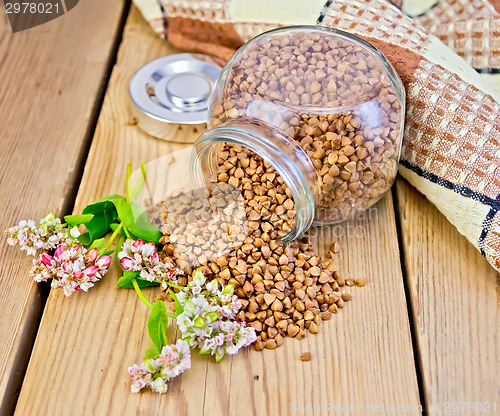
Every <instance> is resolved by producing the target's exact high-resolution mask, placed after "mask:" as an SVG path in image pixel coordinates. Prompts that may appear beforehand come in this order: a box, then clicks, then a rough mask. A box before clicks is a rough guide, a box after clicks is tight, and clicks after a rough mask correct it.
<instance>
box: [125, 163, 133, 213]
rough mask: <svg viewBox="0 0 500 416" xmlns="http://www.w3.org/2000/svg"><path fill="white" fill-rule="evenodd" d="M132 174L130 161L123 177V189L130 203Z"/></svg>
mask: <svg viewBox="0 0 500 416" xmlns="http://www.w3.org/2000/svg"><path fill="white" fill-rule="evenodd" d="M131 175H132V163H129V164H128V165H127V176H126V177H125V189H126V197H127V202H128V203H130V200H131V199H130V196H131V195H130V176H131Z"/></svg>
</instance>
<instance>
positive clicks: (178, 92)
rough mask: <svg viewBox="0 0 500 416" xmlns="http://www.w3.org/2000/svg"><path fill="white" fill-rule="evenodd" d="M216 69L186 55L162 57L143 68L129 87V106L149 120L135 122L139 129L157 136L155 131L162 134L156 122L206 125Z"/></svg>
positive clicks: (195, 56)
mask: <svg viewBox="0 0 500 416" xmlns="http://www.w3.org/2000/svg"><path fill="white" fill-rule="evenodd" d="M220 70H221V68H220V67H219V66H218V65H216V64H215V63H214V62H213V61H212V60H211V59H210V58H209V57H207V56H205V55H200V54H190V53H180V54H175V55H169V56H165V57H163V58H159V59H156V60H154V61H152V62H150V63H148V64H146V65H144V66H143V67H142V68H141V69H139V71H137V72H136V74H135V75H134V76H133V77H132V79H131V80H130V86H129V92H130V97H131V98H132V102H133V104H134V105H135V106H136V107H137V109H139V110H140V111H142V112H143V113H145V114H146V115H147V116H148V117H147V118H149V119H150V120H148V122H147V123H141V122H139V127H141V128H143V129H144V127H145V126H147V127H146V129H144V130H146V132H147V133H150V134H153V135H154V136H156V137H158V134H157V133H156V132H157V131H162V128H161V127H162V126H158V125H157V124H158V122H159V123H161V124H163V123H177V124H202V123H206V122H207V121H208V108H209V106H210V100H211V97H212V92H213V89H214V88H213V87H214V84H215V81H216V79H217V77H218V76H219V73H220ZM141 118H142V117H141ZM151 121H155V122H156V123H151ZM155 125H156V127H155ZM151 130H152V131H153V132H152V131H151ZM160 138H163V137H160Z"/></svg>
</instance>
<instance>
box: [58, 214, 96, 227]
mask: <svg viewBox="0 0 500 416" xmlns="http://www.w3.org/2000/svg"><path fill="white" fill-rule="evenodd" d="M92 218H94V214H81V215H66V216H65V217H64V221H65V222H66V224H68V225H70V226H71V225H80V224H85V223H87V222H89V221H90V220H91V219H92Z"/></svg>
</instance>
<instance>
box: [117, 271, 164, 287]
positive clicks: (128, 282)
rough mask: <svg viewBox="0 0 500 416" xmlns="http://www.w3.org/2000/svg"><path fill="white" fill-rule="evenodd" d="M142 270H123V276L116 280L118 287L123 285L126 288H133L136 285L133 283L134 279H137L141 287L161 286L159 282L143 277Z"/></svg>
mask: <svg viewBox="0 0 500 416" xmlns="http://www.w3.org/2000/svg"><path fill="white" fill-rule="evenodd" d="M140 274H141V272H134V271H131V270H126V271H124V272H123V276H122V277H120V278H119V279H118V282H116V285H115V286H116V287H121V288H124V289H133V288H134V285H133V284H132V279H135V280H136V281H137V284H138V285H139V287H151V286H159V285H160V283H159V282H150V281H148V280H146V279H141V278H140V277H139V275H140Z"/></svg>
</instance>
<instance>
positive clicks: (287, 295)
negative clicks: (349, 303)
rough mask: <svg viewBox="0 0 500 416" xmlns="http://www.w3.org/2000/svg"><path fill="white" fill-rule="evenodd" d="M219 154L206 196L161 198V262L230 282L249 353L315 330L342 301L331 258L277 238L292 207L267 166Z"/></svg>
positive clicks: (239, 153) (228, 149) (229, 152)
mask: <svg viewBox="0 0 500 416" xmlns="http://www.w3.org/2000/svg"><path fill="white" fill-rule="evenodd" d="M219 157H220V158H219V162H218V165H219V170H218V172H217V174H216V175H215V176H214V177H212V178H211V181H212V184H211V186H210V190H208V191H206V192H204V193H203V195H204V196H205V197H206V198H200V194H199V193H196V192H192V193H181V192H178V193H176V194H173V195H172V196H171V197H170V198H169V199H168V200H166V201H164V202H163V203H162V211H161V214H160V218H159V221H160V223H161V224H162V225H161V227H162V228H161V229H162V232H163V237H162V239H161V243H162V244H163V245H164V247H163V253H162V256H161V257H162V259H170V260H172V258H173V259H174V261H175V262H176V264H177V266H178V267H180V268H182V269H184V270H185V272H186V276H189V275H190V274H191V273H192V272H193V270H194V269H195V268H196V267H201V268H202V271H203V273H204V274H205V275H206V276H207V279H212V278H214V277H215V278H217V279H218V280H219V282H220V283H221V284H224V285H225V284H233V285H234V286H235V293H236V295H237V296H238V297H239V298H240V299H241V301H242V304H243V307H242V309H241V311H240V312H239V314H238V316H237V319H238V320H240V321H246V322H247V324H248V325H250V326H252V327H253V328H254V329H255V330H256V333H257V334H258V339H257V341H256V342H255V343H254V348H255V349H256V350H262V349H263V348H268V349H274V348H276V347H279V346H280V345H282V344H283V341H284V338H285V337H293V338H297V339H302V338H304V337H305V336H306V333H307V332H310V333H312V334H315V333H317V332H318V330H319V325H320V322H321V321H324V320H329V319H331V316H332V313H337V311H338V308H342V307H343V304H344V300H343V299H342V295H341V293H340V285H339V283H338V282H337V280H341V281H342V282H343V280H342V279H341V278H340V277H339V276H338V274H337V267H336V265H335V263H334V262H333V261H332V260H322V259H321V258H320V257H319V256H318V255H316V254H315V252H314V249H313V246H312V244H311V242H310V241H309V239H308V238H307V237H304V238H301V239H299V240H298V241H293V242H291V243H289V244H286V245H285V244H283V243H282V241H281V237H282V236H283V235H284V234H286V232H287V231H288V230H290V229H291V227H293V224H294V217H295V204H294V203H293V200H292V199H291V198H290V196H291V195H290V191H289V189H288V187H287V186H286V184H285V183H284V181H283V180H282V179H281V177H280V176H279V175H277V174H276V172H275V171H274V169H273V168H272V167H271V166H270V165H269V164H268V163H266V162H265V161H264V160H263V159H262V158H260V157H259V156H257V155H255V154H252V153H251V152H249V151H248V150H245V149H243V148H241V147H240V146H235V145H225V147H224V149H223V152H222V154H221V155H219ZM234 178H235V179H238V181H235V180H234ZM234 201H238V202H240V203H238V204H235V203H231V202H234ZM186 282H187V277H182V276H181V277H180V278H179V283H180V284H186Z"/></svg>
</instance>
